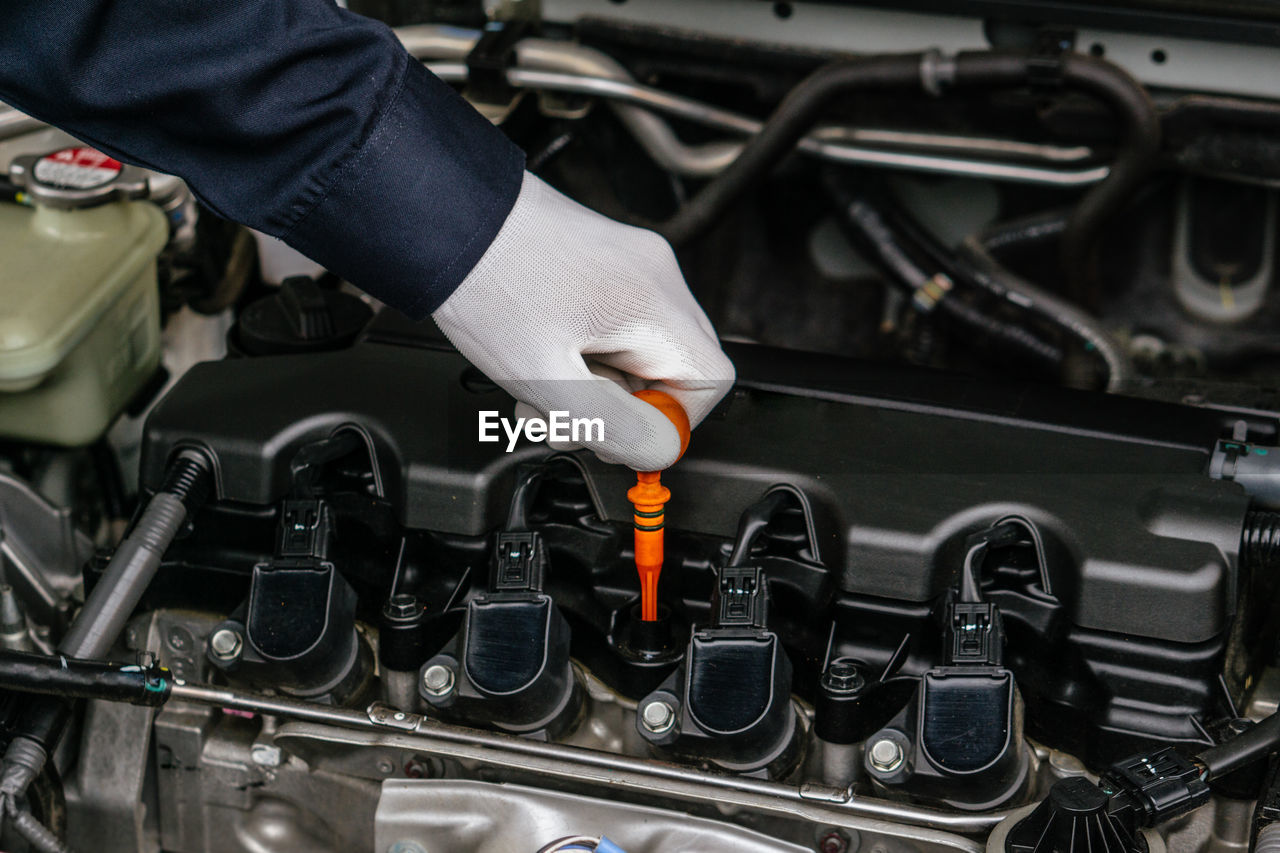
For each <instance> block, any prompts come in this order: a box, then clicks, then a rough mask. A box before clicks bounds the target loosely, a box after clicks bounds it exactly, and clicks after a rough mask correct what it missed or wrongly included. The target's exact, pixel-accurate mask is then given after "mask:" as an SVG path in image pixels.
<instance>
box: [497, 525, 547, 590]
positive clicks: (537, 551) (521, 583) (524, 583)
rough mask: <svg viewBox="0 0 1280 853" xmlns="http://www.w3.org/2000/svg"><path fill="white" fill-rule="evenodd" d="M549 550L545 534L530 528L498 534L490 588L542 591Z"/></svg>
mask: <svg viewBox="0 0 1280 853" xmlns="http://www.w3.org/2000/svg"><path fill="white" fill-rule="evenodd" d="M545 567H546V554H545V553H544V550H543V545H542V537H541V536H540V535H539V534H537V533H533V532H531V531H527V530H526V531H508V532H505V533H499V534H498V540H497V542H496V543H494V559H493V569H492V571H491V573H490V575H489V591H490V592H541V591H542V580H543V573H544V569H545Z"/></svg>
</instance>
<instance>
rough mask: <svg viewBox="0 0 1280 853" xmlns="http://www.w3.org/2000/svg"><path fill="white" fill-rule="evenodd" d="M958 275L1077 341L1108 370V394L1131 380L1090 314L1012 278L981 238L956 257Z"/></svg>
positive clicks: (1121, 355)
mask: <svg viewBox="0 0 1280 853" xmlns="http://www.w3.org/2000/svg"><path fill="white" fill-rule="evenodd" d="M957 261H958V262H959V264H960V266H959V274H960V275H962V276H963V277H964V279H965V280H966V281H970V282H973V283H974V284H976V285H977V286H979V287H981V288H983V289H984V290H986V291H987V292H989V293H990V294H991V295H993V296H995V297H997V298H999V299H1002V300H1004V301H1006V302H1010V303H1012V304H1014V305H1017V306H1020V307H1021V308H1024V309H1025V310H1027V311H1030V312H1031V313H1033V314H1038V315H1039V316H1041V317H1043V318H1044V319H1046V320H1048V321H1050V322H1051V323H1053V324H1054V325H1055V326H1059V327H1061V328H1064V329H1066V330H1067V331H1068V332H1070V333H1071V334H1072V335H1074V336H1076V337H1077V338H1079V339H1080V340H1081V341H1082V342H1083V343H1084V345H1085V348H1086V349H1089V350H1092V351H1093V352H1096V353H1097V354H1098V356H1099V357H1100V358H1101V359H1102V360H1103V362H1104V363H1105V364H1106V367H1107V390H1108V391H1118V390H1120V389H1121V388H1122V387H1123V386H1124V385H1125V384H1126V383H1128V382H1129V381H1130V380H1131V379H1132V376H1133V373H1132V368H1131V367H1130V365H1129V358H1128V356H1127V355H1126V354H1125V352H1124V349H1123V348H1122V347H1121V346H1120V344H1119V343H1118V342H1117V341H1116V340H1115V339H1114V338H1112V337H1111V335H1110V334H1109V333H1108V332H1107V331H1106V329H1104V328H1102V326H1101V325H1100V324H1099V323H1098V321H1097V320H1095V319H1094V318H1093V317H1092V316H1091V315H1090V314H1088V313H1087V312H1086V311H1084V310H1083V309H1081V308H1079V307H1077V306H1076V305H1074V304H1073V303H1071V302H1068V301H1067V300H1065V299H1063V298H1061V297H1059V296H1055V295H1054V294H1052V293H1050V292H1048V291H1047V290H1044V289H1043V288H1041V287H1038V286H1037V285H1034V284H1032V283H1031V282H1029V281H1027V280H1026V279H1023V278H1021V277H1020V276H1017V275H1015V274H1014V273H1013V272H1011V271H1010V270H1008V269H1007V268H1006V267H1005V266H1004V265H1003V264H1001V263H1000V262H999V261H997V260H996V259H995V258H993V257H992V256H991V253H990V252H988V251H987V249H986V247H985V246H984V245H983V243H982V238H981V237H980V236H977V237H975V236H970V237H967V238H966V239H965V240H964V242H963V243H961V244H960V250H959V253H958V256H957Z"/></svg>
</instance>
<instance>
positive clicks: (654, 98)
mask: <svg viewBox="0 0 1280 853" xmlns="http://www.w3.org/2000/svg"><path fill="white" fill-rule="evenodd" d="M427 69H428V70H429V71H431V72H432V73H433V74H435V75H436V76H437V77H440V78H441V79H442V80H446V81H449V82H454V83H460V82H464V81H465V80H466V79H467V67H466V66H465V65H463V64H461V63H428V65H427ZM507 82H508V83H509V84H510V85H512V86H515V87H517V88H529V89H540V90H545V91H555V92H568V93H572V94H579V95H593V96H596V97H602V98H608V99H610V100H611V101H614V102H621V103H627V104H634V105H637V106H643V107H646V108H648V109H652V110H658V111H660V112H665V113H668V114H671V115H674V116H676V117H678V118H683V119H687V120H690V121H695V122H699V123H701V124H703V125H706V126H708V127H713V128H716V129H718V130H723V131H726V132H730V133H736V134H740V135H752V134H754V133H756V132H757V131H758V130H759V129H760V127H761V126H762V124H761V122H758V121H756V120H755V119H751V118H748V117H746V116H742V115H739V114H737V113H734V112H731V111H729V110H724V109H721V108H719V107H715V106H712V105H710V104H705V103H703V102H701V101H697V100H694V99H692V98H686V97H684V96H682V95H674V94H671V93H670V92H664V91H662V90H661V89H654V88H652V87H649V86H642V85H640V84H638V83H628V82H624V81H621V80H614V79H608V78H602V77H587V76H583V75H578V74H567V73H562V72H557V71H534V70H530V69H526V68H511V69H509V70H508V71H507ZM641 112H643V113H644V114H645V115H647V116H649V117H650V118H654V119H656V116H652V114H650V113H648V112H647V111H641ZM657 121H659V122H661V120H660V119H657ZM662 125H663V127H665V128H666V131H665V132H658V133H651V131H652V130H653V128H654V126H653V125H651V124H650V123H649V122H647V121H645V122H641V123H640V124H639V128H640V129H637V126H636V125H635V124H633V123H629V127H630V128H631V130H632V132H633V133H635V135H636V138H637V139H638V140H639V141H640V142H641V144H642V145H644V147H645V149H646V150H647V151H648V152H649V154H650V155H651V156H653V158H654V160H655V161H657V162H658V163H659V164H660V165H662V166H663V167H664V168H667V169H669V170H671V171H673V172H677V173H679V174H682V175H686V176H690V177H709V176H711V175H715V174H718V173H719V172H721V171H722V170H723V169H724V168H725V167H726V166H727V165H728V164H729V163H731V162H733V161H734V160H735V159H736V158H737V156H738V154H739V153H740V152H741V151H742V148H743V145H744V143H740V142H724V143H715V144H716V145H717V146H719V147H718V148H717V149H716V153H715V155H714V156H707V154H706V152H705V151H704V152H702V153H697V152H694V149H693V148H690V147H688V146H683V144H681V145H682V146H683V147H684V148H686V149H687V151H685V152H683V153H681V152H680V151H678V150H677V149H675V148H674V147H673V146H670V145H669V144H668V143H667V141H666V137H667V135H668V134H669V133H670V128H669V127H668V126H667V125H666V123H665V122H662ZM830 132H831V129H819V130H816V131H814V133H813V134H810V135H809V136H806V137H804V138H803V139H801V140H800V142H799V143H798V145H797V148H799V150H801V151H803V152H805V153H807V154H810V155H813V156H816V157H819V158H820V159H824V160H829V161H831V162H835V163H845V164H851V165H859V166H878V167H882V168H894V169H907V170H910V171H915V172H925V173H929V174H943V175H957V176H964V177H973V178H985V179H988V180H999V181H1008V182H1011V183H1026V184H1040V185H1047V186H1057V187H1081V186H1089V185H1092V184H1096V183H1098V182H1099V181H1101V180H1103V179H1104V178H1106V177H1107V175H1108V174H1109V167H1107V166H1105V165H1097V166H1088V167H1085V168H1076V169H1060V168H1054V167H1046V166H1029V165H1023V164H1020V163H1005V162H1000V161H998V160H981V159H970V158H965V157H950V156H942V155H937V154H914V153H911V152H909V151H888V150H879V149H875V148H871V147H866V146H859V145H853V144H850V143H844V142H829V141H824V139H823V135H830ZM854 132H856V131H854ZM881 132H882V133H887V132H888V131H881ZM670 136H671V138H672V139H674V134H670ZM947 139H948V140H949V143H948V144H951V145H954V142H955V137H947ZM984 141H986V140H981V139H978V138H973V139H970V140H968V146H967V147H968V148H969V149H971V150H977V149H979V148H980V147H982V144H983V142H984ZM991 142H994V143H996V144H994V145H992V146H991V147H992V149H993V151H992V154H993V155H997V154H1000V153H1006V152H1005V151H1004V150H1003V149H1004V146H1005V145H1006V144H1008V143H1007V142H1006V141H1005V140H991ZM686 155H687V156H686ZM1046 159H1049V160H1053V161H1055V162H1058V161H1060V158H1058V156H1057V155H1056V154H1055V155H1053V156H1051V157H1047V158H1046Z"/></svg>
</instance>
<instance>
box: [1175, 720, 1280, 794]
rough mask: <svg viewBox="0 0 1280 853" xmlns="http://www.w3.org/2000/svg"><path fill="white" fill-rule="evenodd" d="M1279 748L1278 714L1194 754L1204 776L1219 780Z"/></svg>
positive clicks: (1279, 723) (1207, 778) (1279, 724)
mask: <svg viewBox="0 0 1280 853" xmlns="http://www.w3.org/2000/svg"><path fill="white" fill-rule="evenodd" d="M1277 747H1280V713H1276V714H1272V715H1271V716H1269V717H1267V718H1266V719H1264V720H1263V721H1262V722H1260V723H1258V724H1257V725H1256V726H1254V727H1253V728H1251V729H1249V730H1248V731H1246V732H1244V733H1243V734H1239V735H1236V736H1235V737H1233V738H1232V739H1231V740H1229V741H1225V742H1224V743H1220V744H1218V745H1217V746H1212V747H1209V748H1208V749H1206V750H1205V751H1204V752H1202V753H1200V754H1199V755H1197V756H1196V760H1197V761H1199V762H1200V763H1201V764H1202V765H1204V768H1205V779H1206V780H1213V779H1219V778H1221V777H1223V776H1225V775H1227V774H1228V773H1230V772H1231V771H1233V770H1239V769H1240V768H1241V767H1244V766H1245V765H1246V764H1252V763H1253V762H1254V761H1257V760H1259V759H1261V758H1265V757H1266V756H1267V755H1269V754H1270V753H1272V752H1275V750H1276V748H1277Z"/></svg>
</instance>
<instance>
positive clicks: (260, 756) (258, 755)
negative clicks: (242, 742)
mask: <svg viewBox="0 0 1280 853" xmlns="http://www.w3.org/2000/svg"><path fill="white" fill-rule="evenodd" d="M249 758H250V760H252V761H253V763H254V764H257V765H258V766H259V767H279V766H280V762H281V761H283V760H284V754H283V753H282V752H281V751H280V747H278V746H276V745H275V744H273V743H255V744H254V745H253V746H251V747H250V748H249Z"/></svg>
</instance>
